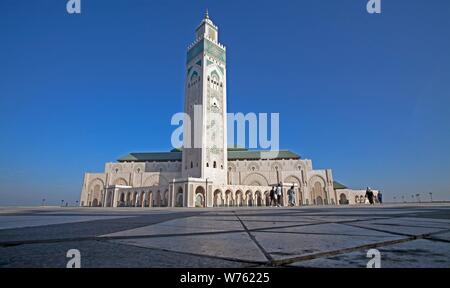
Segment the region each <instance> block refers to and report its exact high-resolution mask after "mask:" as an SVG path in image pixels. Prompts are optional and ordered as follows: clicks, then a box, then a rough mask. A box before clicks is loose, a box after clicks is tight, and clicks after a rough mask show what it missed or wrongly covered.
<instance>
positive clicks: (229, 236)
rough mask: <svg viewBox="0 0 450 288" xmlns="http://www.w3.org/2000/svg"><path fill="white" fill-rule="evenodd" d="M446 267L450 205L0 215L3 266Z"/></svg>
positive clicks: (11, 211)
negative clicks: (72, 258) (375, 258)
mask: <svg viewBox="0 0 450 288" xmlns="http://www.w3.org/2000/svg"><path fill="white" fill-rule="evenodd" d="M373 248H375V249H378V250H379V251H380V253H381V267H386V268H388V267H410V268H415V267H447V268H448V267H450V249H449V248H450V204H448V203H442V204H438V203H433V204H424V203H422V204H419V203H418V204H412V203H410V204H385V205H382V206H381V205H378V206H368V205H354V206H353V205H352V206H308V207H292V208H276V207H242V208H236V207H233V208H227V207H223V208H201V209H198V208H153V209H145V208H93V207H92V208H83V207H67V208H66V207H64V208H60V207H32V208H12V207H11V208H1V209H0V267H3V268H6V267H60V268H64V267H66V263H67V261H68V260H69V259H68V258H66V253H67V251H68V250H70V249H78V250H79V251H80V254H81V267H85V268H88V267H189V268H200V267H218V268H220V267H232V268H243V267H319V268H323V267H332V268H341V267H352V268H365V267H366V265H367V262H368V261H369V260H370V259H369V258H367V251H368V250H370V249H373Z"/></svg>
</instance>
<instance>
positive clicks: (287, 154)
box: [228, 150, 300, 160]
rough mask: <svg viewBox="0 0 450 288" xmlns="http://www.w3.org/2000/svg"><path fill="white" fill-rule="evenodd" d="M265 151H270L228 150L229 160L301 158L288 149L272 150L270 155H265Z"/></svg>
mask: <svg viewBox="0 0 450 288" xmlns="http://www.w3.org/2000/svg"><path fill="white" fill-rule="evenodd" d="M264 152H269V151H251V150H228V160H260V159H300V156H298V155H297V154H295V153H293V152H291V151H288V150H280V151H270V152H271V153H274V156H272V155H270V157H267V155H264ZM275 155H276V156H275Z"/></svg>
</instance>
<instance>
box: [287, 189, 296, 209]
mask: <svg viewBox="0 0 450 288" xmlns="http://www.w3.org/2000/svg"><path fill="white" fill-rule="evenodd" d="M287 193H288V199H289V206H291V207H293V206H295V190H294V186H291V189H289V190H288V192H287Z"/></svg>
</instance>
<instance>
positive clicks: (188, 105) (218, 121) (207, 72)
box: [182, 11, 227, 184]
mask: <svg viewBox="0 0 450 288" xmlns="http://www.w3.org/2000/svg"><path fill="white" fill-rule="evenodd" d="M218 32H219V31H218V28H217V26H215V25H214V23H213V22H212V21H211V20H210V19H209V15H208V11H206V14H205V17H204V19H203V20H202V22H201V23H200V25H199V26H198V28H197V29H196V31H195V34H196V39H195V41H194V43H192V44H191V45H190V46H189V48H188V52H187V64H186V86H185V91H186V92H185V104H184V111H185V113H186V115H188V116H189V118H190V121H185V123H184V148H183V166H182V169H183V173H182V175H183V177H192V178H201V179H206V180H208V181H211V182H214V183H215V184H226V179H227V126H226V125H227V118H226V117H227V106H226V99H227V97H226V95H227V93H226V91H227V90H226V87H227V81H226V79H227V77H226V49H225V47H224V46H223V45H221V44H220V43H219V33H218ZM189 123H190V124H191V125H188V124H189Z"/></svg>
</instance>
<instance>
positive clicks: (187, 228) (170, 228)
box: [101, 216, 244, 237]
mask: <svg viewBox="0 0 450 288" xmlns="http://www.w3.org/2000/svg"><path fill="white" fill-rule="evenodd" d="M226 220H227V221H224V219H223V217H217V216H210V217H208V218H204V217H188V218H181V219H175V220H171V221H166V222H163V223H159V224H154V225H149V226H144V227H139V228H135V229H130V230H124V231H120V232H116V233H111V234H106V235H102V236H101V237H130V236H151V235H167V234H190V233H206V232H220V231H239V230H240V231H244V228H243V227H242V225H241V223H240V222H239V221H238V219H237V218H236V217H235V216H233V218H227V219H226Z"/></svg>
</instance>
